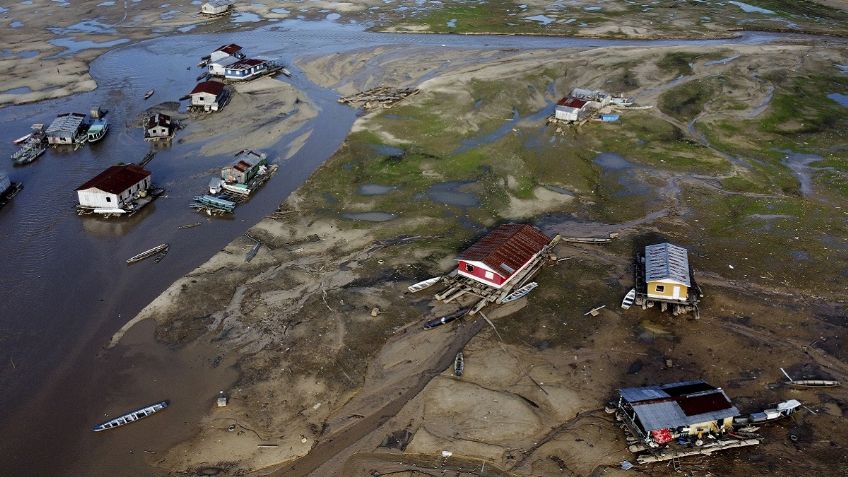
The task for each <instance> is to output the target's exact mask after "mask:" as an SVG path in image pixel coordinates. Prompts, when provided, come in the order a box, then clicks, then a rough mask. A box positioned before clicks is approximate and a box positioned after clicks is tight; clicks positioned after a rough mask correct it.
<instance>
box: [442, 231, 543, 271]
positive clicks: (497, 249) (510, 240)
mask: <svg viewBox="0 0 848 477" xmlns="http://www.w3.org/2000/svg"><path fill="white" fill-rule="evenodd" d="M550 241H551V239H550V238H549V237H548V236H547V235H545V234H543V233H542V232H541V231H540V230H539V229H537V228H536V227H533V226H532V225H528V224H504V225H501V226H499V227H498V228H496V229H495V230H492V231H491V232H489V233H488V234H487V235H486V236H485V237H483V238H481V239H480V240H478V241H477V242H476V243H475V244H474V245H472V246H471V247H469V248H468V250H466V251H464V252H462V254H461V255H460V257H459V259H460V260H466V261H474V262H483V263H484V264H486V266H487V267H489V268H491V269H492V270H495V271H497V272H498V274H499V275H501V276H503V277H504V278H509V277H510V276H512V274H513V273H515V272H516V271H517V270H518V269H520V268H521V267H522V266H524V265H525V264H526V263H527V262H529V261H530V259H532V258H533V256H534V255H536V254H537V253H539V252H540V251H542V249H543V248H544V247H545V245H547V244H548V243H550Z"/></svg>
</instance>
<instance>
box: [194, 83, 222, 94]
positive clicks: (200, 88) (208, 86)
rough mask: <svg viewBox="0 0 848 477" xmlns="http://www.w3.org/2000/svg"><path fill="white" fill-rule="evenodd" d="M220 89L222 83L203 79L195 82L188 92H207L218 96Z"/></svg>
mask: <svg viewBox="0 0 848 477" xmlns="http://www.w3.org/2000/svg"><path fill="white" fill-rule="evenodd" d="M222 91H224V83H219V82H218V81H204V82H202V83H197V86H195V87H194V89H193V90H191V93H189V94H197V93H209V94H214V95H215V96H218V95H219V94H221V92H222Z"/></svg>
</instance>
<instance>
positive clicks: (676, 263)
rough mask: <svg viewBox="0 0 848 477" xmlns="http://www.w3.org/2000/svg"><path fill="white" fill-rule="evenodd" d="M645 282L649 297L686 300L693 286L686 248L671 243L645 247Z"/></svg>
mask: <svg viewBox="0 0 848 477" xmlns="http://www.w3.org/2000/svg"><path fill="white" fill-rule="evenodd" d="M645 283H646V284H647V288H648V299H654V300H663V301H671V302H685V301H686V300H687V299H688V298H689V288H690V287H691V286H692V282H691V281H690V279H689V257H688V254H687V252H686V249H685V248H683V247H678V246H677V245H672V244H670V243H660V244H656V245H648V246H647V247H645Z"/></svg>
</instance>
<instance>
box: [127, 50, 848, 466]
mask: <svg viewBox="0 0 848 477" xmlns="http://www.w3.org/2000/svg"><path fill="white" fill-rule="evenodd" d="M808 48H809V46H802V45H795V46H786V45H783V46H751V47H739V48H737V50H738V51H736V52H739V53H742V54H743V55H744V57H745V58H748V60H745V61H757V60H755V59H756V58H768V61H770V62H777V61H782V62H785V64H782V65H781V67H787V68H791V67H792V66H793V62H795V61H798V58H799V57H801V58H803V56H801V55H799V54H798V52H804V53H806V52H808V51H809V50H808ZM655 51H659V50H652V49H631V50H629V51H627V52H621V51H619V52H616V51H615V50H614V49H610V50H607V51H593V52H587V53H585V55H586V56H585V57H584V54H578V55H576V56H575V58H574V59H573V61H575V62H577V63H579V64H583V65H586V64H587V63H590V64H592V65H593V66H595V67H600V66H603V65H604V64H615V63H616V62H618V61H621V60H622V57H623V56H622V55H625V56H626V57H629V58H631V59H632V58H637V57H639V56H640V55H654V56H656V55H657V54H656V53H655ZM662 51H663V52H667V51H674V49H667V50H662ZM721 52H722V54H727V55H728V56H732V55H733V54H735V53H736V52H733V51H731V52H729V53H728V52H726V51H725V50H721ZM821 54H822V55H824V57H825V58H827V59H830V57H829V56H828V55H833V54H834V52H833V51H830V52H828V51H825V52H822V53H821ZM487 55H488V56H487ZM497 55H498V54H494V53H486V54H481V57H480V58H479V59H466V60H464V61H463V60H462V56H463V53H456V52H447V53H444V54H443V56H442V57H439V56H436V57H433V59H432V60H431V65H432V66H428V65H424V66H422V67H421V68H420V69H417V70H416V69H412V68H409V64H408V63H405V62H404V61H401V60H399V59H398V57H399V55H398V54H397V53H396V52H393V51H392V49H390V48H389V49H378V50H376V51H360V52H356V53H353V54H351V55H341V56H336V57H334V59H333V60H332V61H327V60H322V59H315V61H313V62H305V64H303V65H301V66H302V68H303V69H304V71H306V72H307V73H308V74H309V75H310V77H311V78H313V79H314V80H315V81H316V82H319V83H320V84H323V85H326V86H332V87H334V88H338V89H339V90H341V91H351V90H357V89H365V88H367V87H369V86H370V85H372V84H374V83H379V82H380V80H381V78H382V79H386V78H389V79H391V80H392V81H393V82H395V81H396V82H397V84H398V86H409V85H415V84H417V82H418V81H419V80H420V78H425V77H427V78H431V79H429V80H427V81H425V82H423V83H421V84H420V87H421V88H422V93H421V95H419V96H416V97H415V98H414V100H413V101H416V102H417V101H420V102H423V103H424V104H430V103H427V101H429V100H430V99H431V98H432V96H430V94H429V93H432V92H433V91H439V92H440V93H444V92H445V91H448V92H449V93H451V94H454V95H458V96H460V97H461V96H462V95H468V97H469V98H470V97H471V95H470V94H469V93H467V91H468V88H470V87H471V86H470V84H471V83H473V81H470V80H469V81H463V79H464V78H472V77H473V79H475V80H483V79H489V80H491V79H500V78H504V77H508V76H509V75H510V71H516V70H521V71H525V70H527V69H532V68H539V66H540V65H545V64H549V62H550V61H551V58H552V57H553V56H555V55H557V53H556V52H548V53H533V54H527V55H516V56H515V57H510V58H502V57H498V56H497ZM464 56H465V57H468V56H471V55H467V54H464ZM588 56H591V57H592V59H589V58H588ZM837 57H838V56H837ZM375 58H376V59H375ZM445 60H452V62H453V64H452V65H451V66H449V67H443V66H439V65H443V64H445V63H444V61H445ZM407 61H409V60H407ZM763 61H766V60H763ZM808 61H809V60H808ZM581 62H582V63H581ZM365 64H367V65H368V68H369V69H368V70H367V72H366V71H365V70H364V67H363V66H362V65H365ZM375 65H379V68H380V69H379V74H378V73H375V70H374V69H373V68H374V67H375ZM700 66H701V64H700V63H699V65H698V66H697V67H695V68H694V69H695V73H694V75H693V79H699V78H702V77H703V76H704V75H705V74H704V73H703V71H704V70H699V68H700ZM736 66H738V65H736ZM741 67H742V66H740V68H741ZM438 68H443V69H440V70H438V74H433V73H432V71H433V70H434V69H438ZM585 70H586V71H587V73H585V75H584V76H582V77H579V78H575V77H569V80H570V81H571V82H581V84H583V82H585V83H588V84H592V82H593V81H596V80H597V79H596V76H593V73H589V72H588V71H590V70H589V69H588V68H586V69H585ZM634 70H635V71H636V74H637V76H638V78H639V79H640V80H641V81H642V83H641V84H642V86H641V87H640V89H639V90H638V91H637V97H638V98H639V99H640V101H644V102H645V103H652V102H656V101H658V96H659V95H660V94H661V92H662V91H664V90H665V89H667V88H669V87H671V86H668V83H667V81H666V80H665V79H663V78H657V77H652V75H654V74H655V72H654V71H653V70H649V69H648V68H645V69H644V70H640V69H638V68H634ZM699 71H700V73H699ZM410 72H411V73H410ZM404 75H406V76H404ZM469 75H470V76H469ZM699 75H700V76H699ZM428 90H430V91H429V93H428ZM739 94H740V95H742V96H745V95H746V94H747V95H749V96H750V97H752V98H754V99H757V98H762V97H766V96H767V92H766V90H765V88H763V86H762V85H760V84H758V83H757V82H755V81H752V82H751V83H750V85H748V86H747V87H746V88H745V89H744V90H743V92H740V93H739ZM752 102H753V103H757V102H758V101H753V100H752ZM541 104H543V103H541V102H540V105H541ZM658 114H659V113H658ZM739 114H740V115H742V114H744V112H740V113H739ZM376 118H377V116H376V115H375V114H369V115H366V116H364V117H362V118H360V119H359V120H358V122H357V123H356V125H355V126H354V130H355V131H371V132H374V134H376V135H378V136H379V137H381V138H382V139H383V140H385V141H387V142H389V143H392V144H398V145H401V144H403V140H404V138H402V137H395V136H393V135H392V134H390V133H389V132H388V131H380V130H379V123H378V121H377V119H376ZM472 123H473V121H472V120H469V124H472ZM680 127H685V125H684V124H681V125H680ZM469 131H471V132H473V128H470V127H469ZM331 163H332V160H331ZM329 167H335V166H333V165H332V164H330V165H329ZM668 177H677V179H679V181H680V183H681V184H683V183H686V184H688V185H692V184H697V186H698V187H705V184H712V182H711V181H710V180H705V179H699V178H698V177H697V175H695V174H691V175H689V174H678V175H675V174H670V175H668ZM320 180H326V174H325V175H322V174H321V171H319V173H318V174H317V175H316V176H315V177H313V178H312V179H311V180H310V181H309V182H307V184H306V185H305V186H304V187H303V188H302V189H301V191H300V192H298V193H297V194H295V195H293V196H292V197H290V198H289V199H288V200H287V201H286V202H285V203H284V204H283V205H282V206H281V209H280V211H279V212H278V213H276V214H274V217H273V218H267V219H265V220H263V221H262V222H260V223H259V224H257V225H256V226H255V227H254V228H253V229H252V230H251V232H250V234H251V236H253V237H255V238H256V239H258V240H260V241H261V242H262V243H263V247H262V248H261V249H260V252H259V254H258V255H257V256H256V258H254V259H253V260H252V261H251V262H249V263H246V262H245V261H244V254H245V253H246V252H247V251H248V250H249V249H250V247H251V246H252V244H253V242H252V241H250V240H248V239H240V240H237V241H235V242H233V243H232V244H230V245H229V246H228V247H227V248H226V249H225V250H224V251H222V252H221V253H219V254H218V255H216V256H215V257H213V258H212V259H210V260H209V262H207V263H206V264H204V265H203V266H202V267H200V268H199V269H197V270H195V271H194V272H192V273H190V274H189V275H187V276H186V277H184V278H183V279H181V280H179V281H177V282H176V283H175V284H174V285H172V286H171V287H170V288H169V290H168V291H167V292H166V293H164V294H163V295H162V296H160V297H159V298H158V299H157V300H156V301H154V302H153V303H151V304H150V305H149V306H148V307H147V308H146V309H145V310H144V311H142V313H141V314H140V315H139V317H138V319H154V320H156V322H157V331H156V333H157V338H158V339H159V340H161V341H163V342H165V343H170V344H180V343H185V342H189V341H192V340H199V341H203V342H205V341H208V342H210V343H216V344H218V345H220V346H225V347H226V348H227V349H230V350H232V351H234V352H236V353H237V354H238V356H240V357H239V359H238V369H239V371H240V378H239V380H238V382H237V383H236V385H235V386H234V388H233V389H231V390H229V393H230V397H231V400H230V405H229V406H227V407H226V408H221V409H216V410H214V411H213V412H212V413H210V414H209V415H208V416H207V417H206V418H204V420H203V421H202V423H201V425H200V427H199V429H198V435H197V436H196V437H195V438H193V439H191V440H188V441H186V442H184V443H182V444H180V445H179V446H177V447H175V448H173V449H171V450H170V451H169V452H168V453H167V454H166V455H164V456H157V457H156V458H150V459H148V461H149V463H150V464H151V465H152V466H154V467H155V468H157V469H160V470H164V471H166V472H169V473H171V474H173V475H198V474H199V475H269V474H270V475H286V476H289V475H310V474H311V475H387V474H391V475H408V476H414V475H457V476H460V475H516V476H517V475H528V476H530V475H599V474H604V475H627V474H629V473H632V472H633V470H631V471H622V470H620V469H619V464H620V462H622V461H623V460H626V459H633V456H632V455H631V454H630V453H629V452H628V451H627V448H626V444H625V442H624V438H623V433H622V432H621V430H620V429H619V427H618V425H617V424H616V423H615V422H614V420H613V419H612V418H611V417H610V416H609V415H607V414H605V413H604V412H603V410H602V408H603V406H604V404H605V403H606V402H607V400H608V399H609V398H610V397H611V395H612V393H613V391H614V390H615V389H616V388H618V387H622V386H633V385H642V384H649V383H658V382H672V381H675V380H682V379H690V378H703V379H705V380H707V381H708V382H711V383H714V384H716V385H719V386H722V387H723V388H724V389H725V390H726V392H727V394H728V395H729V396H730V397H731V398H732V399H733V400H734V402H735V403H736V405H737V407H739V408H740V409H741V410H742V412H752V411H757V410H760V409H762V408H764V407H766V406H768V405H770V404H773V403H776V402H779V401H782V400H786V399H798V400H800V401H802V402H804V403H805V405H806V406H807V407H808V408H809V409H806V410H804V411H802V412H800V413H797V414H795V415H794V416H793V417H792V418H791V419H789V420H785V421H782V422H778V423H774V424H771V425H768V426H765V427H764V428H763V430H762V432H763V434H764V436H765V442H764V444H763V445H761V446H758V447H756V448H753V449H745V450H740V451H730V452H726V453H721V454H717V455H714V456H713V457H710V458H707V457H702V458H688V459H685V460H682V461H680V462H679V463H678V464H676V465H674V466H672V465H665V464H656V465H652V466H644V467H640V468H639V472H642V473H645V474H649V475H671V474H676V473H678V472H682V473H684V474H686V475H696V474H697V475H707V474H714V475H738V476H742V475H773V474H779V475H781V474H784V475H809V474H813V473H820V474H823V475H839V474H841V473H844V472H845V471H846V470H848V461H846V460H845V455H846V452H845V447H844V442H846V438H847V437H848V433H846V431H845V430H844V424H845V411H846V397H848V396H846V392H845V389H844V388H834V389H828V390H796V389H792V388H789V387H788V386H786V385H785V384H784V382H783V381H784V378H783V376H782V374H781V373H780V371H779V368H780V367H783V368H784V369H786V370H787V371H788V372H789V373H790V374H792V375H793V376H798V377H801V376H804V377H810V376H816V377H830V378H834V379H839V380H843V381H844V380H845V379H846V378H848V365H846V364H845V357H846V355H845V351H844V349H843V345H844V340H845V338H846V326H848V323H846V319H845V305H844V300H843V299H842V298H841V297H840V296H839V294H838V293H836V292H834V291H832V290H834V289H838V286H837V287H831V288H825V289H822V290H819V292H818V293H816V294H812V293H809V292H801V291H799V290H798V289H796V288H794V287H792V286H791V284H787V283H782V284H777V282H770V283H768V284H763V282H757V283H752V282H750V281H746V280H743V279H739V278H738V277H736V276H730V274H727V275H725V274H723V273H718V272H715V271H702V272H701V273H700V274H699V282H700V283H701V285H702V286H703V287H704V288H705V290H706V297H705V299H704V302H703V303H704V306H703V308H702V310H701V314H700V319H699V320H695V319H692V317H682V318H681V317H678V318H673V317H671V316H669V315H661V314H659V313H658V312H657V311H656V310H650V309H649V310H646V311H643V310H639V309H631V310H629V311H627V312H623V311H622V310H620V309H618V308H617V306H616V305H617V302H618V300H619V299H620V298H621V296H623V294H624V292H625V291H626V290H627V289H628V288H629V286H630V284H631V273H632V271H631V269H630V261H631V254H630V252H631V250H632V247H634V246H635V244H638V243H643V242H644V241H645V240H646V239H647V237H648V236H652V237H653V236H657V235H656V234H657V233H661V234H664V235H666V236H668V235H669V232H668V231H669V230H674V229H675V227H682V226H683V225H684V222H685V221H686V220H687V219H686V217H691V215H690V214H691V211H689V207H690V206H689V205H688V204H687V202H686V201H685V200H683V196H682V194H681V192H680V190H679V188H676V187H665V188H664V189H663V191H662V194H665V195H661V197H665V199H666V200H668V201H669V202H670V205H669V211H668V212H666V213H659V214H649V215H648V216H646V217H644V219H643V220H631V221H627V222H622V223H621V224H619V225H615V224H609V225H605V224H594V225H593V224H591V223H583V224H580V223H578V222H573V221H572V222H570V221H559V222H558V221H556V220H549V219H548V220H545V221H542V222H540V223H541V224H542V225H543V228H544V229H545V230H546V231H548V232H550V233H554V232H559V233H567V234H573V235H581V234H593V233H609V232H618V233H620V236H619V239H618V241H617V244H620V245H614V246H612V247H604V246H591V245H560V246H558V248H557V249H556V250H555V253H556V255H557V256H559V257H563V258H567V260H563V261H561V262H557V263H556V264H555V265H554V264H552V265H551V266H549V267H547V268H545V269H544V271H543V272H542V274H541V275H540V276H539V277H538V280H537V281H539V283H540V284H541V286H540V288H539V289H537V290H536V291H535V292H534V293H533V294H531V295H530V296H529V298H527V299H522V300H520V301H519V302H516V303H515V304H514V305H512V306H510V307H503V308H500V309H498V310H495V311H486V310H484V312H485V313H487V317H488V318H490V319H491V321H492V323H493V324H494V326H495V327H496V328H497V331H495V330H493V329H492V328H491V327H490V326H489V325H488V324H487V323H486V322H485V321H484V320H481V319H480V318H477V319H473V318H472V319H468V320H465V321H463V322H460V323H459V324H456V325H451V326H445V327H442V328H439V329H436V330H432V331H424V330H422V329H421V324H422V322H423V319H424V317H425V316H438V315H440V314H442V313H446V312H448V311H451V308H446V307H444V305H439V306H436V305H435V304H434V302H433V301H432V300H431V292H429V291H424V292H421V293H419V294H416V295H410V294H408V293H407V292H406V290H405V287H406V286H407V285H409V284H411V283H414V282H415V281H418V280H420V279H423V278H426V277H429V276H433V275H435V274H439V273H444V272H447V271H448V270H450V268H451V266H452V264H453V261H452V257H453V254H455V253H456V252H458V251H459V250H460V249H461V245H462V244H459V245H458V246H455V248H451V249H446V248H445V246H444V244H443V242H441V241H440V240H441V239H442V237H440V236H438V235H437V234H435V233H433V234H430V235H428V233H427V230H428V228H432V230H438V224H437V221H436V219H433V218H432V217H427V216H416V215H414V214H412V215H406V216H400V217H397V218H395V219H394V220H392V221H389V222H386V223H385V224H384V225H380V226H369V225H365V224H351V222H350V221H347V220H344V219H341V218H338V217H334V216H333V215H332V214H327V213H326V211H321V210H319V209H315V208H313V204H314V203H315V198H314V197H310V196H309V194H314V192H310V191H314V190H315V183H314V182H315V181H320ZM575 195H576V199H572V200H576V201H578V202H581V201H586V200H587V197H585V196H583V195H582V194H575ZM572 200H569V201H567V202H561V203H555V204H552V205H550V207H551V208H550V209H548V210H547V211H548V212H550V211H555V210H557V208H558V207H564V206H565V205H564V204H565V203H570V202H571V201H572ZM368 205H369V203H367V202H364V203H361V204H360V205H359V206H361V207H362V208H363V209H362V210H366V209H367V207H368ZM371 205H372V206H373V204H371ZM537 213H540V211H532V210H531V211H530V213H529V214H528V215H529V216H532V215H534V214H537ZM408 230H416V231H419V232H421V231H423V232H421V233H419V234H418V235H415V236H413V237H411V238H410V237H409V235H407V234H404V233H403V232H404V231H408ZM652 234H653V235H652ZM670 238H672V239H674V238H675V237H674V235H673V234H672V235H671V237H670ZM709 258H711V257H709V256H706V257H705V256H701V257H699V258H695V259H693V261H694V264H695V266H696V267H698V266H699V259H700V260H708V259H709ZM712 258H714V259H719V260H721V257H712ZM600 304H606V305H607V307H606V308H605V309H604V310H603V311H602V312H601V314H600V315H599V316H598V317H594V318H590V317H586V316H583V313H584V312H585V311H586V310H587V309H589V308H591V307H593V306H597V305H600ZM460 305H461V304H460ZM460 305H457V306H460ZM375 308H376V309H378V310H379V313H373V312H372V311H373V310H374V309H375ZM375 315H376V316H375ZM459 349H462V350H463V352H464V355H465V363H466V367H465V373H464V375H463V376H462V377H461V378H456V377H454V376H453V375H452V373H451V372H450V369H448V368H449V367H450V364H451V362H452V359H453V356H454V354H455V353H456V351H457V350H459ZM210 358H211V357H210ZM222 423H225V424H226V425H222ZM442 451H449V452H451V453H452V455H451V457H449V458H445V457H443V456H442Z"/></svg>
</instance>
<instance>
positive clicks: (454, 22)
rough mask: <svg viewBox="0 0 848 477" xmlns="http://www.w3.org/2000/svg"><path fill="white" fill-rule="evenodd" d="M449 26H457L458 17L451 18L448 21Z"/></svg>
mask: <svg viewBox="0 0 848 477" xmlns="http://www.w3.org/2000/svg"><path fill="white" fill-rule="evenodd" d="M447 25H448V28H456V18H451V19H450V20H448V22H447Z"/></svg>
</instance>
